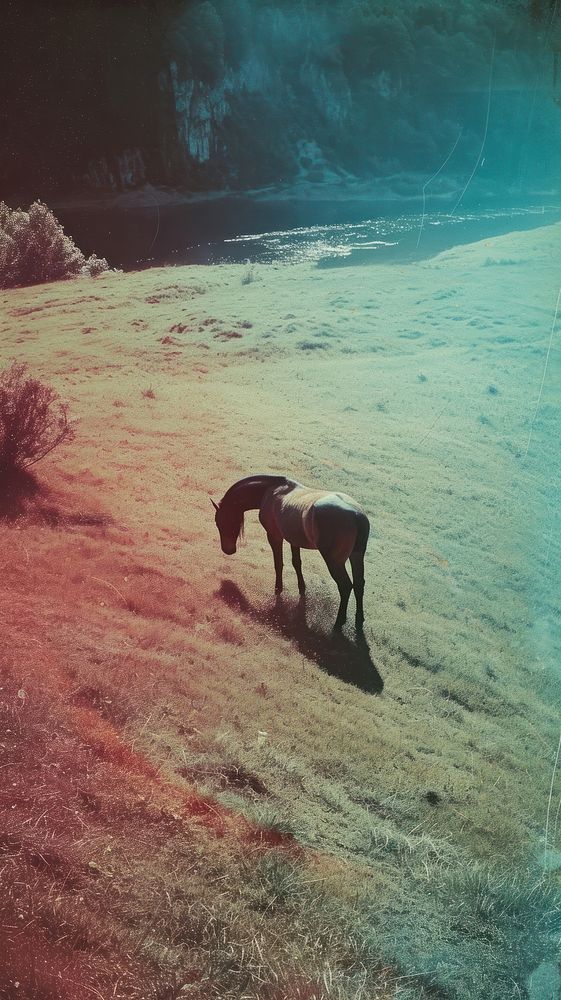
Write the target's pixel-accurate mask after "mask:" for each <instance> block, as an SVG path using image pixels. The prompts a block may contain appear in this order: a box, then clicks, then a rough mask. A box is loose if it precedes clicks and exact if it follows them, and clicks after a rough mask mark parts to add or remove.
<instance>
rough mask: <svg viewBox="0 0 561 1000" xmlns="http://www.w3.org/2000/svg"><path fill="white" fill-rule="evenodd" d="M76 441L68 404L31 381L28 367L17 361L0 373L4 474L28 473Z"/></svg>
mask: <svg viewBox="0 0 561 1000" xmlns="http://www.w3.org/2000/svg"><path fill="white" fill-rule="evenodd" d="M73 437H74V430H73V428H72V427H71V426H70V424H69V423H68V407H67V405H66V403H62V402H61V401H60V400H59V397H58V395H57V393H56V392H55V391H54V390H53V389H51V388H50V387H49V386H47V385H44V384H43V383H42V382H39V381H38V379H34V378H30V377H29V375H28V367H27V365H26V364H20V363H18V362H16V361H14V363H13V364H12V365H11V367H10V368H8V369H7V370H6V371H4V372H2V373H0V473H2V474H3V475H9V474H10V473H12V472H15V471H16V470H22V469H27V468H28V467H29V466H30V465H35V463H36V462H39V461H40V460H41V459H42V458H44V457H45V455H48V453H49V452H50V451H52V450H53V448H56V447H57V446H58V445H59V444H62V442H63V441H71V440H72V438H73Z"/></svg>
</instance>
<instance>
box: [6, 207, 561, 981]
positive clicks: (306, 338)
mask: <svg viewBox="0 0 561 1000" xmlns="http://www.w3.org/2000/svg"><path fill="white" fill-rule="evenodd" d="M559 236H560V230H559V227H551V228H549V229H544V230H541V231H534V232H528V233H523V234H511V235H510V236H507V237H500V238H497V239H494V240H490V241H487V242H486V243H485V244H476V245H473V246H471V247H465V248H459V249H456V250H454V251H450V252H448V253H446V254H442V255H441V256H440V257H437V258H435V259H434V260H433V261H427V262H425V263H422V264H415V265H409V266H391V267H381V266H380V267H370V268H369V267H362V268H359V267H357V268H348V267H347V268H342V269H333V270H318V269H314V268H312V267H310V266H308V265H296V266H293V267H283V268H281V267H275V266H269V267H263V268H254V269H253V270H252V271H251V272H248V271H246V270H245V268H244V267H236V266H223V267H215V268H205V269H202V268H199V269H197V268H177V269H153V270H149V271H144V272H140V273H137V274H130V275H127V276H123V275H121V274H110V275H103V276H100V277H99V278H98V279H96V280H91V279H85V278H84V279H77V280H74V281H72V282H63V283H57V284H53V285H48V286H40V287H35V288H32V289H19V290H15V291H12V292H8V293H3V295H2V308H3V315H4V319H3V320H2V323H1V327H0V345H1V346H0V350H1V352H2V358H3V359H4V358H5V359H6V361H7V362H8V361H9V360H10V359H11V358H13V357H17V358H19V359H23V360H27V361H28V362H29V364H30V366H31V367H32V368H33V372H34V373H36V374H37V375H38V376H39V377H40V378H42V379H43V380H44V381H47V382H48V383H49V384H51V385H53V386H54V387H55V388H56V389H57V390H58V391H59V392H60V393H61V394H62V395H63V396H64V397H65V398H67V399H68V401H69V403H70V412H71V414H72V415H73V416H74V417H75V418H77V420H78V423H77V426H76V438H75V441H74V442H73V443H72V444H70V445H67V446H65V447H64V448H61V449H59V450H58V451H56V452H54V453H53V454H52V455H51V456H50V457H49V458H48V459H46V460H45V462H44V463H42V464H41V465H40V466H38V467H37V470H36V471H37V479H36V480H35V481H32V480H31V481H28V482H27V484H26V488H25V490H22V489H20V490H19V491H18V490H15V489H14V490H11V491H7V490H5V491H4V494H3V496H2V500H1V506H2V517H1V520H0V552H1V556H0V559H1V561H2V575H1V577H0V588H1V594H2V602H1V611H0V617H1V620H2V627H3V634H4V636H5V641H4V644H3V648H2V650H1V651H0V663H1V670H2V673H1V681H0V684H1V690H0V708H1V711H2V713H3V720H2V729H1V734H2V735H1V738H0V768H1V771H0V773H1V775H2V785H1V786H0V805H1V808H2V825H1V826H0V859H1V866H0V871H1V873H2V874H1V878H2V881H3V889H2V893H1V895H0V906H1V907H2V921H3V925H4V931H3V936H2V938H1V942H2V943H1V944H0V996H1V997H3V998H4V997H6V998H10V1000H11V998H12V997H16V996H17V997H20V998H21V997H26V998H29V1000H39V998H40V1000H45V998H54V997H57V998H58V997H64V998H72V1000H74V998H75V1000H78V998H80V1000H82V998H84V997H86V996H88V997H89V996H92V997H93V996H95V997H102V998H103V1000H109V998H110V997H127V998H129V997H131V998H132V997H135V998H143V1000H148V998H154V1000H155V998H161V1000H163V998H172V997H173V998H175V997H178V998H179V997H183V996H189V997H197V998H210V997H231V998H238V1000H241V998H242V997H243V998H246V1000H250V998H257V997H259V998H262V1000H283V998H286V1000H289V998H290V1000H313V998H315V1000H319V998H324V997H325V998H328V997H337V998H351V997H353V998H355V997H365V998H366V997H368V998H380V1000H382V998H384V1000H385V998H389V997H394V996H399V997H402V998H404V997H419V996H432V997H455V998H468V997H469V998H470V1000H472V998H478V997H481V998H483V997H485V998H497V1000H498V998H499V997H500V998H501V1000H502V998H505V997H510V996H512V997H514V996H520V995H525V993H524V991H525V990H526V988H527V985H528V977H529V975H530V973H531V972H532V970H533V969H535V968H536V967H537V966H539V965H540V963H541V962H543V961H551V960H552V959H553V957H554V954H555V941H554V938H555V933H554V932H555V927H556V920H558V917H559V910H558V902H557V896H556V893H557V891H558V888H557V887H558V885H559V878H558V868H559V854H558V853H557V851H559V849H560V845H559V831H558V823H557V813H558V803H559V796H560V794H561V788H560V785H559V775H557V776H556V778H555V780H554V783H553V786H552V789H551V782H552V769H553V764H554V758H555V751H556V747H557V741H558V738H559V731H558V726H559V701H560V699H559V678H558V675H556V674H555V669H556V664H558V656H559V631H558V621H559V612H560V607H559V596H558V594H559V591H558V590H556V589H555V580H556V579H557V576H558V568H559V557H560V550H559V541H558V538H559V534H558V531H557V530H556V529H557V528H558V521H559V513H558V510H557V508H556V506H555V503H554V496H555V490H556V489H557V485H558V481H559V480H558V477H559V455H558V444H557V438H556V436H555V433H554V427H555V425H554V420H555V418H556V412H557V407H558V404H559V389H558V386H559V380H558V379H556V378H555V372H556V371H557V372H558V365H559V358H558V351H557V349H556V348H555V347H554V349H553V350H551V351H550V352H549V356H548V353H547V351H548V343H549V337H550V332H551V330H552V329H553V327H552V321H553V311H554V307H555V294H556V282H557V280H558V278H557V276H556V274H555V267H554V264H555V252H556V248H557V247H558V245H559ZM250 279H251V280H250ZM546 357H548V361H549V364H548V368H547V370H546V378H545V379H544V382H543V387H542V388H541V389H540V386H541V380H542V375H543V373H544V364H545V361H546ZM538 404H539V405H538ZM257 471H266V472H269V471H270V472H282V473H287V474H289V475H295V476H296V477H297V478H299V479H301V480H302V481H303V482H307V483H309V484H317V485H319V486H321V485H326V486H333V487H338V488H341V489H344V490H346V491H347V492H350V493H351V494H353V495H355V496H356V498H357V499H358V500H359V501H360V502H361V503H363V504H364V506H365V508H366V509H367V511H368V512H369V514H370V517H371V521H372V527H373V532H372V537H371V542H370V545H369V549H368V554H367V564H366V594H365V607H366V628H365V635H364V639H363V640H361V639H360V637H358V638H357V637H356V636H355V634H354V629H353V628H352V626H350V625H349V626H347V627H346V630H345V632H344V633H343V635H342V636H341V637H340V638H337V639H335V638H334V637H333V636H332V634H331V631H330V629H331V625H332V621H333V619H334V615H335V611H336V604H337V602H336V595H335V588H334V585H333V583H332V581H331V580H330V579H329V578H328V576H327V573H326V570H325V567H324V566H323V564H322V561H321V559H320V557H319V555H318V554H317V553H304V560H303V563H304V575H305V577H306V579H307V583H308V596H307V601H306V606H302V605H299V604H298V600H297V588H296V581H295V578H294V576H293V573H292V568H291V567H290V565H287V567H286V568H285V574H286V576H285V592H284V595H283V597H282V599H281V600H279V601H277V602H275V600H274V595H273V592H272V591H273V567H272V559H271V555H270V550H269V548H268V544H267V541H266V538H265V536H264V534H263V531H262V528H261V527H260V526H259V524H258V522H257V518H256V516H253V517H251V516H248V518H247V521H248V524H247V530H246V541H245V545H244V546H243V547H242V548H241V549H240V550H239V551H238V554H237V555H236V556H235V557H230V558H229V557H225V556H223V555H222V553H221V552H220V548H219V542H218V534H217V532H216V529H215V526H214V523H213V511H212V508H211V504H210V502H209V496H212V497H214V498H216V499H219V498H220V497H221V496H222V494H223V493H224V492H225V490H226V488H227V487H228V486H229V485H230V484H231V483H232V482H233V481H234V480H235V479H237V478H240V477H241V476H243V475H247V474H249V473H250V472H257ZM382 684H383V689H382ZM550 790H552V795H551V798H550ZM548 806H549V817H550V818H549V827H548V830H549V835H548V843H547V845H544V840H543V838H544V829H545V826H546V822H547V820H548ZM556 811H557V812H556ZM544 846H545V847H546V848H547V849H548V850H547V851H546V858H545V863H544ZM556 849H557V850H556ZM544 868H546V869H547V871H546V872H545V874H544ZM2 949H3V951H2ZM16 984H18V985H16Z"/></svg>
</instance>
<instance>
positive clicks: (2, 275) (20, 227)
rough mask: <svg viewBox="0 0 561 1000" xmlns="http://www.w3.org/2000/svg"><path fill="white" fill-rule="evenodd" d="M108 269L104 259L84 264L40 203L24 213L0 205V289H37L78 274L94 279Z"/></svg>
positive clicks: (88, 261)
mask: <svg viewBox="0 0 561 1000" xmlns="http://www.w3.org/2000/svg"><path fill="white" fill-rule="evenodd" d="M108 267H109V265H108V263H107V261H106V260H105V259H103V258H99V257H96V256H95V255H92V256H91V257H90V258H89V259H88V260H86V258H85V257H84V254H83V253H82V251H81V250H78V247H77V246H75V244H74V243H73V241H72V240H71V239H70V237H69V236H67V235H66V233H65V232H64V229H63V228H62V226H61V225H60V223H59V222H58V221H57V220H56V219H55V217H54V215H53V213H52V212H51V210H50V209H49V208H47V206H46V205H43V204H42V203H41V202H40V201H35V202H34V203H33V205H31V206H30V208H29V210H28V211H27V212H24V211H23V209H21V208H15V209H11V208H9V207H8V205H6V204H5V203H4V202H0V288H16V287H17V286H18V285H37V284H40V283H41V282H44V281H57V280H59V279H61V278H72V277H74V276H75V275H77V274H80V273H87V274H90V275H91V276H92V277H95V276H96V275H97V274H100V273H101V272H102V271H107V270H108Z"/></svg>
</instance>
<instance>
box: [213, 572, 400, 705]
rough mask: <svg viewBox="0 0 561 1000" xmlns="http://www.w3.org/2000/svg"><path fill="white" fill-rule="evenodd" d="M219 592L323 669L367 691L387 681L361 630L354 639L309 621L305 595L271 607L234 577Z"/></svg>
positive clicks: (378, 688) (377, 689)
mask: <svg viewBox="0 0 561 1000" xmlns="http://www.w3.org/2000/svg"><path fill="white" fill-rule="evenodd" d="M216 596H217V597H219V598H220V599H221V600H223V601H224V603H225V604H227V605H228V606H229V607H231V608H235V609H236V610H237V611H242V612H243V613H244V614H246V615H248V616H249V617H250V618H252V619H253V620H254V621H256V622H259V624H261V625H264V626H266V627H267V628H270V627H271V626H272V627H273V628H274V629H275V631H276V632H278V633H280V635H282V636H283V637H284V638H285V639H289V640H290V641H291V642H293V643H294V645H295V646H296V648H297V649H298V651H299V652H300V653H302V655H303V656H305V657H306V659H308V660H311V661H312V662H313V663H315V664H316V665H317V666H318V667H319V668H320V669H321V670H324V671H325V672H326V673H328V674H331V676H332V677H338V678H339V680H342V681H344V682H345V683H347V684H353V685H354V686H355V687H358V688H360V689H361V691H364V692H365V693H366V694H380V693H381V691H382V689H383V687H384V681H383V680H382V677H381V676H380V674H379V673H378V670H377V669H376V667H375V666H374V663H373V662H372V657H371V655H370V649H369V646H368V643H367V641H366V638H365V636H364V634H363V632H362V631H358V630H357V633H356V639H355V641H354V642H352V641H351V640H350V639H348V638H347V637H346V636H345V635H343V633H342V632H332V633H326V632H323V631H322V630H321V629H319V628H317V627H315V626H312V625H309V624H308V621H307V617H306V611H307V608H306V598H305V596H303V597H301V598H300V600H299V601H298V603H297V604H296V605H294V604H293V603H291V604H290V605H289V604H287V603H286V602H285V601H283V599H282V598H281V597H278V598H277V600H276V601H275V603H274V605H273V606H272V607H268V608H258V607H255V606H254V605H252V604H251V603H250V602H249V601H248V599H247V597H246V596H245V594H243V593H242V591H241V590H240V588H239V587H238V585H237V584H236V583H234V582H233V580H222V582H221V584H220V587H219V588H218V591H217V592H216Z"/></svg>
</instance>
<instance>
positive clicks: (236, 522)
mask: <svg viewBox="0 0 561 1000" xmlns="http://www.w3.org/2000/svg"><path fill="white" fill-rule="evenodd" d="M211 503H212V504H213V506H214V509H215V511H216V516H215V521H216V525H217V528H218V531H219V532H220V543H221V546H222V551H223V552H224V553H225V554H226V555H233V554H234V552H235V551H236V545H237V541H238V538H239V536H240V533H242V531H243V523H244V514H245V512H246V510H259V520H260V522H261V524H262V525H263V527H264V528H265V531H266V532H267V538H268V540H269V545H270V546H271V549H272V550H273V559H274V563H275V591H276V593H277V594H280V592H281V591H282V567H283V559H282V546H283V541H286V542H288V543H289V544H290V547H291V549H292V565H293V566H294V569H295V571H296V577H297V579H298V590H299V592H300V595H303V594H304V593H305V590H306V584H305V583H304V577H303V576H302V560H301V557H300V549H318V550H319V552H320V553H321V555H322V556H323V558H324V560H325V563H326V565H327V568H328V570H329V572H330V574H331V576H332V577H333V579H334V580H335V583H336V584H337V587H338V588H339V597H340V604H339V611H338V612H337V618H336V619H335V625H334V628H335V629H336V630H340V629H341V628H342V626H343V624H344V622H345V621H346V618H347V606H348V603H349V597H350V594H351V590H353V589H354V592H355V599H356V627H357V629H359V630H361V629H362V625H363V622H364V607H363V595H364V553H365V551H366V544H367V542H368V535H369V532H370V523H369V521H368V518H367V516H366V514H365V513H364V511H363V509H362V507H360V505H359V504H358V503H357V502H356V500H353V498H352V497H350V496H347V494H346V493H338V492H327V491H325V490H315V489H310V488H309V487H308V486H303V485H302V483H298V482H296V480H294V479H288V478H287V477H286V476H266V475H255V476H247V477H246V478H245V479H240V480H238V482H236V483H234V484H233V486H230V489H229V490H227V492H226V493H225V494H224V496H223V497H222V500H221V501H220V503H218V504H217V503H215V502H214V500H211ZM347 559H350V563H351V568H352V574H353V582H352V583H351V581H350V578H349V575H348V573H347V571H346V569H345V563H346V561H347Z"/></svg>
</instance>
